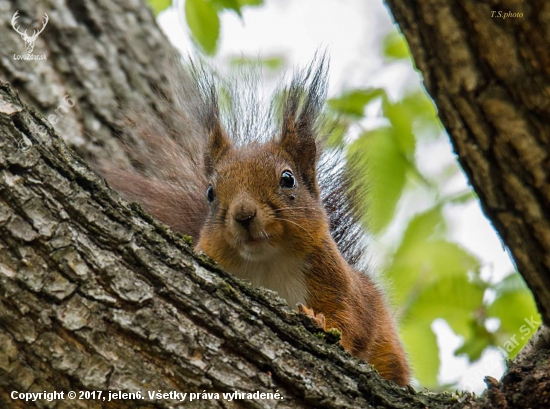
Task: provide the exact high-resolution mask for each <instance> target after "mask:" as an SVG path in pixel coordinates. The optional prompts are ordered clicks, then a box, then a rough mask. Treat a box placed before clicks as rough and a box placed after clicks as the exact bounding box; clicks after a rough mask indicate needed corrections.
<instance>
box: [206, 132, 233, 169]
mask: <svg viewBox="0 0 550 409" xmlns="http://www.w3.org/2000/svg"><path fill="white" fill-rule="evenodd" d="M231 146H232V144H231V140H230V139H229V137H228V136H227V134H226V133H225V131H224V130H223V128H222V126H221V124H220V123H219V122H217V123H216V124H215V126H214V127H213V128H212V129H211V130H210V136H209V139H208V146H207V148H206V151H205V155H204V164H205V167H206V172H207V174H208V175H211V174H212V173H213V172H214V168H215V166H216V163H218V162H219V160H220V159H221V158H222V157H223V156H224V155H225V154H226V153H227V151H229V150H230V149H231Z"/></svg>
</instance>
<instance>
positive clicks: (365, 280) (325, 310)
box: [102, 58, 409, 385]
mask: <svg viewBox="0 0 550 409" xmlns="http://www.w3.org/2000/svg"><path fill="white" fill-rule="evenodd" d="M326 69H327V66H326V63H325V61H324V58H320V60H319V61H317V62H316V63H313V64H312V66H311V67H310V68H309V69H308V70H306V71H305V72H304V73H301V74H297V75H296V76H295V77H294V79H293V81H292V83H291V85H290V87H289V88H287V89H285V90H284V93H283V95H284V97H283V105H282V106H281V107H280V109H279V110H278V111H277V109H274V110H270V111H268V112H267V113H266V112H263V113H262V112H260V111H258V108H257V107H258V106H259V105H258V101H256V100H255V99H254V94H253V93H249V94H247V96H246V98H243V97H242V95H243V94H244V93H246V92H249V88H250V84H244V85H243V84H238V85H237V86H233V87H231V86H230V87H228V88H225V89H224V90H225V91H227V90H229V91H228V93H229V95H230V101H231V103H230V104H229V106H230V107H231V109H230V111H229V113H228V112H225V113H224V112H223V109H221V107H220V105H221V104H219V103H218V100H217V95H218V91H219V90H218V88H219V86H218V85H217V84H216V81H215V80H214V75H213V74H209V73H208V72H207V71H206V70H205V69H203V68H201V67H197V66H196V65H195V67H194V70H193V78H194V79H191V76H189V74H186V73H184V74H182V77H181V78H182V82H183V84H180V86H179V90H177V91H178V92H176V96H175V97H174V98H176V102H175V104H176V105H177V106H178V108H179V111H181V112H179V113H178V114H177V115H176V116H175V118H176V120H174V119H173V118H171V119H170V120H167V121H166V123H161V122H153V123H150V122H149V121H145V122H146V125H139V122H140V121H139V120H138V121H134V123H135V124H136V126H135V129H134V133H133V136H134V138H135V139H136V140H141V141H144V142H143V143H144V144H145V145H144V146H141V147H140V148H139V150H137V149H134V150H130V154H131V156H132V159H133V160H134V162H135V163H134V167H133V168H128V167H120V166H117V165H113V164H103V165H102V172H103V173H104V175H105V176H106V178H107V180H108V181H109V182H110V183H111V184H112V185H113V186H114V187H115V188H116V189H118V190H120V191H122V192H123V193H125V194H126V196H127V197H128V198H130V199H132V200H137V201H139V202H141V203H142V204H143V205H144V206H145V207H146V208H147V209H148V210H149V211H150V212H151V213H153V214H154V215H155V216H157V217H158V218H159V219H160V220H162V221H164V222H165V223H167V224H169V225H170V226H171V227H172V228H173V229H175V230H178V231H181V232H182V233H185V234H192V235H193V237H195V238H197V236H198V238H199V240H198V244H197V249H198V250H202V251H204V252H205V253H206V254H208V255H209V256H211V257H212V258H213V259H214V260H216V261H217V262H218V263H219V264H221V265H222V266H224V267H225V268H226V269H227V270H228V271H230V272H232V273H234V274H235V275H237V276H238V277H241V278H246V279H249V280H250V281H252V283H253V284H255V285H262V286H266V287H271V288H272V289H274V290H277V291H279V292H280V294H281V295H282V296H283V297H286V299H287V301H288V302H289V303H290V304H293V303H296V302H302V303H305V304H306V305H307V306H308V307H309V308H310V309H311V310H313V312H312V313H311V314H310V315H313V316H318V317H319V319H318V320H317V321H318V322H319V323H321V325H322V326H324V328H327V329H328V328H337V329H339V330H340V331H341V332H342V340H341V344H342V345H343V346H344V348H346V349H347V350H348V351H350V352H351V353H352V354H353V355H355V356H357V357H359V358H362V359H365V360H366V361H368V362H369V363H371V364H372V365H373V366H374V367H375V368H376V369H377V370H378V371H379V372H380V374H381V375H382V376H383V377H385V378H387V379H391V380H393V381H395V382H397V383H398V384H399V385H405V384H407V383H408V382H409V367H408V363H407V359H406V356H405V354H404V352H403V348H402V346H401V344H400V342H399V339H398V337H397V333H396V329H395V324H394V322H393V319H392V317H391V314H390V312H389V309H388V307H387V305H386V302H385V299H384V296H383V294H382V292H381V291H380V290H379V289H378V287H377V286H376V285H375V284H374V283H373V281H372V280H371V278H370V277H369V276H367V275H365V274H363V273H360V272H359V271H358V270H357V269H356V267H357V265H358V260H359V259H360V258H361V257H360V256H361V249H360V246H359V245H358V238H359V237H360V228H359V223H358V221H357V220H358V218H359V217H360V215H359V214H358V206H357V202H359V200H358V199H357V197H356V196H355V195H354V194H353V193H354V189H353V183H352V182H351V181H352V178H353V171H351V173H349V170H345V169H343V168H342V167H341V166H340V167H338V166H335V163H337V162H336V161H337V160H338V159H339V156H338V154H337V155H336V156H333V157H330V155H329V156H327V155H325V153H324V150H323V138H322V137H321V136H320V132H319V129H320V127H321V122H320V115H319V114H320V110H321V107H322V105H323V103H324V97H325V89H326ZM224 85H225V84H224ZM176 88H178V87H176ZM182 92H183V95H182ZM178 95H179V96H178ZM243 100H244V101H245V102H244V103H242V101H243ZM239 101H240V103H239ZM275 111H277V112H281V113H282V115H281V116H282V118H281V119H277V118H276V116H275V115H274V114H273V112H275ZM146 114H147V113H146V112H145V115H146ZM178 121H179V122H178ZM270 122H272V123H271V124H269V123H270ZM327 158H328V159H327ZM285 171H291V172H292V173H293V175H294V178H295V181H296V186H295V187H286V186H284V185H283V182H282V175H283V172H285ZM209 184H211V186H212V191H211V192H210V193H211V194H212V197H211V198H213V200H212V202H211V203H210V204H208V202H207V198H206V196H207V195H206V189H207V187H208V186H209ZM327 211H328V214H327ZM199 232H200V233H199ZM311 310H309V311H311ZM304 311H308V310H307V309H305V310H304Z"/></svg>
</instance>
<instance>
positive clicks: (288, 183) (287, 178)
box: [279, 170, 296, 189]
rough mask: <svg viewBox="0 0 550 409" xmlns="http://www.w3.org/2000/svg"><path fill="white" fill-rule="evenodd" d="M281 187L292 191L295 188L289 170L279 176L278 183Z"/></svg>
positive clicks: (294, 182) (294, 181) (293, 179)
mask: <svg viewBox="0 0 550 409" xmlns="http://www.w3.org/2000/svg"><path fill="white" fill-rule="evenodd" d="M279 183H280V185H281V187H283V188H285V189H292V188H294V187H296V179H295V178H294V175H293V174H292V172H291V171H290V170H285V171H283V173H282V174H281V180H280V181H279Z"/></svg>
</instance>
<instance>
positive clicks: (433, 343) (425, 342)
mask: <svg viewBox="0 0 550 409" xmlns="http://www.w3.org/2000/svg"><path fill="white" fill-rule="evenodd" d="M430 324H431V321H420V320H419V321H416V322H412V321H409V322H407V323H404V324H403V325H401V327H400V329H399V332H400V336H401V340H402V341H403V344H404V345H405V351H406V352H407V355H408V356H409V361H410V363H411V367H412V371H413V374H414V377H415V378H416V379H418V380H419V381H420V383H421V384H422V386H424V387H427V388H433V387H435V386H437V374H438V372H439V364H440V362H439V354H437V353H436V352H435V351H437V350H438V346H437V338H436V336H435V334H434V333H433V331H432V329H431V328H430Z"/></svg>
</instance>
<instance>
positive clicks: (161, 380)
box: [0, 0, 550, 408]
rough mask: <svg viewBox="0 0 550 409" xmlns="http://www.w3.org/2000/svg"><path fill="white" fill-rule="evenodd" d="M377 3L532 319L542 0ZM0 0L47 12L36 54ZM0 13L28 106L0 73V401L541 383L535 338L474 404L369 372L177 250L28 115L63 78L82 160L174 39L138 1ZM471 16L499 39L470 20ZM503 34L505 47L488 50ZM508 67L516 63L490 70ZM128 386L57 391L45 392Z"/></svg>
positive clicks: (282, 404) (397, 401)
mask: <svg viewBox="0 0 550 409" xmlns="http://www.w3.org/2000/svg"><path fill="white" fill-rule="evenodd" d="M73 3H74V4H73ZM389 3H390V6H391V8H392V11H393V12H394V14H395V16H396V19H397V20H398V21H399V23H400V24H401V26H402V29H403V31H404V33H405V35H406V36H407V38H408V40H409V43H410V46H411V50H412V51H413V54H414V56H415V59H416V61H417V66H418V67H419V68H420V69H421V70H422V71H423V73H424V75H425V79H426V86H427V88H428V90H429V91H430V93H431V94H432V96H433V97H434V99H435V100H436V103H437V105H438V108H439V110H440V114H441V117H442V120H443V122H444V124H445V126H446V127H447V129H448V131H449V133H450V134H451V137H452V138H453V141H454V143H455V149H456V150H457V153H458V154H459V158H460V160H461V163H462V164H463V167H464V168H465V170H466V172H467V173H468V176H469V177H470V180H471V181H472V184H474V187H475V188H476V191H478V195H479V196H480V198H481V200H482V203H483V205H484V208H485V211H486V212H487V214H488V216H489V217H490V218H491V219H492V220H493V222H494V223H495V226H496V227H497V229H498V230H499V232H501V229H502V232H501V235H502V237H503V240H504V242H505V243H506V244H507V245H508V246H509V247H510V249H511V251H512V254H513V255H514V257H516V261H517V263H518V268H519V269H520V272H521V273H522V274H523V275H524V277H525V278H526V281H527V283H528V285H529V286H530V287H531V289H532V290H533V292H534V294H535V298H536V299H537V303H538V305H539V308H540V309H541V312H542V314H543V316H544V317H545V322H548V320H547V311H550V309H549V308H547V306H548V305H549V303H550V301H549V298H550V297H548V286H547V280H549V278H548V274H547V273H548V265H549V264H548V260H549V259H548V257H549V256H548V254H550V253H549V252H548V247H549V242H550V241H549V240H548V234H550V228H548V220H549V218H548V209H549V207H548V201H549V196H550V195H549V193H548V190H549V188H548V178H547V172H548V170H547V169H549V167H548V157H547V152H548V149H547V148H548V120H549V118H550V116H548V115H547V114H548V110H549V105H548V102H547V101H548V98H546V99H544V96H545V95H546V96H547V93H548V89H549V88H548V69H549V68H548V67H549V64H548V61H549V60H548V54H547V53H548V50H549V48H548V45H549V44H550V35H549V34H548V33H549V32H550V29H549V27H550V24H549V23H548V19H549V17H548V10H547V8H548V6H547V5H544V2H542V1H540V2H532V3H530V4H531V5H530V6H529V10H530V12H531V13H534V11H536V10H537V7H538V11H540V13H539V15H537V16H535V17H536V20H534V21H537V24H533V27H531V28H530V27H529V23H528V22H526V21H524V22H521V21H518V20H514V21H513V22H512V23H511V24H509V22H508V20H505V21H506V23H496V22H495V21H491V20H490V17H488V16H487V15H485V14H483V13H485V11H486V7H487V6H483V7H485V8H483V7H481V6H479V5H478V4H477V3H474V2H472V1H467V2H462V3H460V4H459V3H458V2H456V3H454V2H453V3H450V4H449V3H446V4H442V2H436V1H431V2H430V1H423V2H422V4H420V2H416V1H405V0H403V1H399V0H393V1H390V2H389ZM517 4H520V5H521V4H523V3H517ZM503 7H504V6H503ZM510 7H511V6H510ZM518 7H519V6H518ZM523 7H525V8H527V7H528V6H526V5H525V6H523ZM545 7H546V10H545V9H544V8H545ZM17 9H19V10H20V14H21V16H22V17H21V22H20V23H21V24H22V25H23V24H24V26H25V27H32V26H33V24H35V25H36V24H37V22H38V20H39V19H40V18H41V16H42V15H43V13H44V12H46V13H48V14H49V17H50V21H49V23H48V26H47V28H46V29H45V30H44V32H43V33H42V34H40V36H39V37H38V40H37V43H36V46H35V53H44V52H45V53H47V54H48V60H47V61H33V62H31V61H14V60H13V57H12V54H22V53H24V44H23V42H22V40H21V38H20V37H19V35H18V34H17V33H15V31H14V30H13V29H12V27H11V24H10V20H11V17H12V15H13V13H15V11H16V10H17ZM0 11H1V13H0V22H1V24H2V25H0V38H2V42H3V46H2V51H1V52H2V53H3V55H2V58H1V59H0V78H3V79H5V80H8V81H9V82H10V83H11V84H12V86H13V87H14V88H16V89H17V90H18V92H19V93H20V95H21V98H22V99H23V100H24V101H26V102H27V103H29V104H30V105H33V106H34V107H35V108H36V109H33V108H29V107H27V106H26V105H25V103H22V102H21V101H19V99H18V97H17V96H16V95H15V94H14V93H13V92H12V91H11V89H10V88H9V87H8V86H7V85H6V84H2V85H1V86H0V304H1V305H0V345H1V346H2V347H1V348H0V403H1V404H2V405H0V406H5V407H16V408H17V407H21V408H23V407H24V408H27V407H33V406H38V407H44V406H45V405H46V404H48V403H47V402H45V401H43V400H42V401H39V402H34V403H33V402H23V401H18V400H13V399H12V398H11V396H10V394H11V392H12V391H19V392H41V391H48V392H51V391H54V390H57V391H64V392H65V397H66V393H67V392H68V391H70V390H76V391H79V390H89V391H92V390H97V391H99V390H101V391H104V395H103V396H104V397H108V395H106V394H105V393H106V391H108V390H112V391H120V390H122V391H136V390H140V391H142V392H143V394H144V398H145V399H143V400H134V401H132V403H131V406H132V407H179V406H177V405H180V404H178V403H177V402H174V401H170V400H165V399H158V400H156V399H150V398H149V397H148V395H147V393H146V391H157V390H159V389H161V390H162V391H163V392H168V391H171V390H173V391H178V392H182V393H188V394H189V393H202V392H203V391H207V392H210V393H214V392H217V393H222V392H233V391H241V392H255V391H256V390H259V391H260V392H272V393H273V392H275V391H278V392H279V393H280V394H281V395H282V396H283V397H284V399H278V400H258V399H251V400H236V401H233V402H228V401H225V400H223V399H219V400H216V399H213V400H212V399H210V400H208V399H207V400H203V399H200V398H199V399H195V400H194V401H193V402H189V396H188V397H187V400H186V402H184V403H183V404H181V406H182V407H183V406H184V405H185V406H186V407H208V408H211V407H274V408H286V407H288V408H290V407H292V408H300V407H304V408H311V407H315V408H317V407H320V408H321V407H324V408H336V407H338V408H346V407H349V408H357V407H369V406H370V405H372V406H376V407H384V408H398V407H399V408H403V407H412V408H415V407H418V408H421V407H430V408H431V407H465V406H471V405H478V406H480V407H502V406H501V405H500V402H505V403H506V404H508V405H509V406H508V407H514V402H516V406H517V400H516V401H514V400H513V399H518V398H519V399H520V402H521V405H522V406H523V405H526V406H525V407H532V408H536V407H546V406H547V405H546V404H545V402H544V401H543V400H542V399H541V398H539V396H542V393H543V392H545V393H546V394H547V395H546V396H550V390H548V389H549V386H548V382H547V379H548V368H547V366H544V365H543V366H541V365H540V363H541V362H547V359H548V355H544V354H545V353H547V343H545V342H539V343H538V344H537V345H536V346H533V348H532V351H531V353H530V354H528V355H527V356H526V357H523V359H522V360H518V362H516V363H515V364H514V365H515V366H512V367H511V368H510V370H509V371H508V375H506V376H507V377H508V378H506V377H505V378H503V381H502V383H501V384H499V383H495V382H492V381H491V380H488V384H489V385H490V389H489V392H488V393H487V395H486V396H485V397H484V398H483V399H482V400H479V401H476V402H473V401H472V399H471V396H469V395H466V396H464V399H461V402H458V401H457V399H456V396H455V397H453V396H451V395H450V394H440V395H436V394H428V393H423V392H422V393H419V392H414V391H413V390H412V389H411V388H406V389H403V388H399V387H397V386H395V385H393V384H391V383H389V382H386V381H383V380H381V379H380V378H379V377H378V375H377V374H376V373H375V372H374V371H373V370H372V369H371V368H370V367H369V366H368V365H366V364H364V363H362V362H360V361H358V360H356V359H354V358H352V357H351V356H350V355H348V354H347V353H345V352H344V351H342V350H341V348H340V347H339V346H338V345H335V344H336V343H337V339H335V338H334V337H333V336H332V337H331V335H330V334H324V333H319V330H318V329H317V328H316V327H315V326H313V324H312V323H311V322H310V321H309V319H307V318H305V317H302V316H297V315H295V314H293V313H292V312H291V311H289V310H288V309H287V308H286V306H285V304H284V303H283V302H282V301H281V300H280V299H278V298H277V297H276V296H274V295H273V293H271V292H269V291H267V290H264V291H259V290H254V289H251V288H250V287H249V286H248V285H247V284H245V283H243V282H241V281H239V280H236V279H235V278H233V277H232V276H230V275H228V274H226V273H224V272H223V271H220V270H219V269H218V268H217V267H216V266H214V265H212V264H211V263H210V262H209V261H208V260H206V259H204V258H202V257H200V256H196V255H193V253H192V251H191V250H190V247H189V245H188V244H186V243H185V238H182V237H181V236H174V235H173V234H172V233H171V232H170V231H169V230H167V229H166V228H165V227H163V226H162V225H161V224H159V223H158V222H156V221H155V220H153V219H151V218H150V216H148V215H147V214H146V213H145V212H143V211H142V210H141V209H140V207H139V206H137V205H128V204H127V203H126V202H124V201H122V200H121V199H120V198H119V197H118V195H117V194H115V193H113V192H112V191H110V190H109V189H108V187H106V186H105V184H104V183H103V182H101V180H99V179H98V178H97V177H96V176H95V175H94V174H93V172H92V171H91V170H90V169H89V168H88V167H87V166H86V164H85V162H84V161H83V160H81V159H80V158H78V157H76V156H75V155H74V154H73V153H72V152H71V151H70V150H68V149H67V148H66V146H65V145H64V143H63V142H62V141H61V140H60V138H59V137H58V136H57V135H56V134H55V133H54V132H52V129H51V128H49V127H48V129H47V132H39V130H40V126H43V125H44V122H43V121H42V119H43V117H42V116H41V115H40V114H39V113H41V114H42V115H44V116H50V115H52V114H53V113H54V112H55V110H56V109H58V106H59V105H60V104H61V102H62V100H63V97H64V96H65V95H69V96H70V97H71V98H73V99H74V100H75V101H76V104H75V105H74V107H72V108H71V109H70V110H68V112H65V113H64V114H63V116H62V117H61V118H60V119H59V120H58V121H56V122H57V123H56V124H55V125H54V126H55V129H56V130H57V131H58V132H59V134H60V135H62V136H63V138H64V139H65V141H66V142H67V144H68V145H69V146H70V147H72V148H74V149H75V150H76V151H77V152H78V154H79V155H80V156H81V157H82V158H84V159H85V160H86V159H90V158H91V157H92V156H102V155H105V156H107V157H108V156H115V155H120V156H123V154H122V153H120V152H122V150H120V149H119V146H118V142H117V139H116V138H117V137H118V136H119V134H120V130H121V127H122V122H121V121H120V117H119V112H120V111H121V110H122V108H123V107H124V106H125V104H129V103H133V102H134V101H137V102H138V103H144V104H145V105H147V106H149V107H151V112H152V113H153V114H158V115H162V113H163V112H165V110H166V106H165V102H164V99H162V98H160V97H159V96H158V94H159V93H160V94H164V95H166V96H168V97H169V95H170V90H169V89H168V87H167V80H166V78H165V75H164V73H163V71H162V67H163V66H165V63H166V62H167V61H168V60H169V59H171V58H172V57H171V56H172V53H173V50H172V49H171V47H170V46H169V44H168V41H167V40H166V39H165V38H164V37H163V35H162V34H161V33H160V31H159V29H158V27H157V26H156V24H155V22H154V18H153V16H152V15H151V13H150V11H149V10H148V9H147V7H146V6H145V5H144V3H143V2H142V1H140V0H134V1H130V0H127V1H123V0H119V1H117V2H99V1H97V0H83V1H80V2H67V3H59V2H54V1H53V0H45V1H41V2H37V1H27V2H25V3H23V2H22V3H21V4H18V5H17V6H15V5H13V4H11V2H6V1H3V0H0ZM524 13H526V12H525V11H524ZM533 15H534V14H533ZM25 16H30V17H31V18H27V19H25V18H24V17H25ZM524 18H526V17H524ZM440 19H442V21H439V20H440ZM401 20H403V21H401ZM443 21H444V22H445V23H444V22H443ZM445 24H450V25H447V26H446V25H445ZM453 24H454V25H453ZM486 24H487V25H488V26H489V27H493V26H494V25H495V24H496V26H494V27H493V28H492V29H493V30H497V31H496V33H499V34H503V35H504V37H501V36H496V35H495V32H491V31H489V32H488V33H485V32H484V31H483V29H482V28H480V27H482V26H484V25H486ZM498 24H500V25H498ZM491 25H493V26H491ZM476 30H477V31H476ZM498 30H500V31H498ZM510 30H511V31H510ZM470 31H471V32H472V35H471V36H470V34H469V32H470ZM478 32H479V33H478ZM481 32H482V33H483V35H482V34H480V33H481ZM478 37H479V38H478ZM500 39H503V40H500ZM506 39H508V41H512V43H511V44H512V45H514V46H516V48H515V49H513V50H515V52H513V51H512V52H510V54H509V53H505V52H504V51H506V50H508V48H507V45H508V43H506V42H505V43H504V45H503V44H502V43H501V41H505V40H506ZM491 40H492V41H493V42H492V43H490V41H491ZM514 41H515V42H514ZM487 44H490V45H491V46H492V47H495V48H497V49H498V50H499V52H498V53H496V54H498V57H499V58H503V60H501V61H504V62H505V63H508V62H509V60H508V59H506V58H505V57H509V55H515V56H516V57H517V59H518V61H519V62H518V63H517V64H516V65H515V66H513V67H512V66H506V67H500V65H499V64H498V63H495V61H493V60H492V59H490V60H486V58H489V57H491V58H495V54H491V56H489V55H488V54H485V53H484V52H482V51H483V47H482V45H483V46H485V45H487ZM519 44H524V45H525V48H521V47H519ZM545 47H546V48H545ZM449 50H453V51H452V52H451V51H449ZM464 50H466V51H464ZM508 51H509V50H508ZM545 53H546V54H545ZM501 54H502V55H501ZM545 58H546V59H545ZM497 61H498V59H497ZM510 61H512V62H513V59H512V60H510ZM545 62H546V64H545ZM503 65H505V64H503ZM518 67H519V68H518ZM497 68H498V70H497ZM514 69H515V70H519V71H513V70H514ZM520 69H523V71H521V70H520ZM493 70H497V71H498V72H495V73H493ZM510 70H512V71H513V72H514V73H515V75H514V76H513V77H512V78H506V79H503V78H504V77H506V75H505V74H506V72H509V71H510ZM545 70H546V71H545ZM497 73H498V74H499V75H497V76H494V75H496V74H497ZM535 73H538V76H537V75H535ZM523 74H524V75H525V76H522V75H523ZM491 75H493V76H494V77H493V78H491ZM545 86H546V88H545ZM157 91H159V92H157ZM545 93H546V94H545ZM545 104H546V105H545ZM38 112H39V113H38ZM56 115H57V114H56ZM499 115H502V116H501V117H500V118H499ZM58 116H59V115H58ZM499 120H500V122H499ZM510 121H511V122H510ZM21 141H23V142H24V144H23V145H22V144H21ZM28 142H30V144H29V143H28ZM21 148H24V149H21ZM545 148H546V151H545ZM506 165H507V166H506ZM545 166H546V167H545ZM527 199H529V200H527ZM545 205H546V206H545ZM522 263H524V264H525V265H524V264H522ZM542 339H546V338H544V337H542ZM327 341H328V342H327ZM427 353H429V351H427ZM545 359H546V360H545ZM546 365H547V364H546ZM544 376H546V378H544ZM533 379H537V380H538V383H536V382H535V383H534V382H533ZM541 380H542V381H541ZM518 388H522V389H518ZM518 390H520V392H518ZM512 394H515V395H514V396H515V398H512ZM503 399H504V401H503ZM129 402H130V401H129V400H113V401H110V402H108V401H103V400H102V399H96V400H93V399H89V400H69V399H67V397H66V398H65V399H64V400H57V401H54V402H52V403H49V405H50V406H51V407H59V408H63V407H67V408H72V407H112V408H117V407H120V408H123V407H124V408H125V407H128V405H129V404H130V403H129ZM483 405H486V406H483ZM491 405H492V406H491Z"/></svg>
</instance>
